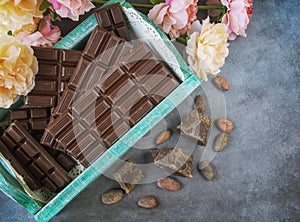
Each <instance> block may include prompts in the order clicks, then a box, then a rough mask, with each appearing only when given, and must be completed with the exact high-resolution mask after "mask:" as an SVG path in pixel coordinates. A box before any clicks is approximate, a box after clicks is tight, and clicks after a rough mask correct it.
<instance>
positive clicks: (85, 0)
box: [48, 0, 95, 21]
mask: <svg viewBox="0 0 300 222" xmlns="http://www.w3.org/2000/svg"><path fill="white" fill-rule="evenodd" d="M48 2H50V3H51V4H52V5H53V9H54V10H55V12H56V13H57V14H58V15H60V16H61V17H62V18H70V19H72V20H74V21H78V20H79V15H82V14H84V13H85V12H88V11H90V10H91V9H92V8H94V7H95V6H94V5H93V4H92V3H91V2H90V1H89V0H48Z"/></svg>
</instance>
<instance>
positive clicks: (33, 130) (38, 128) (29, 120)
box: [9, 107, 51, 141]
mask: <svg viewBox="0 0 300 222" xmlns="http://www.w3.org/2000/svg"><path fill="white" fill-rule="evenodd" d="M50 115H51V110H50V108H47V107H45V108H21V109H12V110H10V111H9V119H10V122H11V123H12V122H14V121H18V123H19V124H21V125H22V126H23V127H24V128H25V129H26V130H27V131H28V132H29V133H30V134H31V135H32V136H33V137H34V138H35V139H36V140H37V141H40V139H41V137H42V135H43V133H44V130H45V128H46V127H47V125H48V122H49V118H50Z"/></svg>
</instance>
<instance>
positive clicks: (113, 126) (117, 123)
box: [41, 43, 179, 167]
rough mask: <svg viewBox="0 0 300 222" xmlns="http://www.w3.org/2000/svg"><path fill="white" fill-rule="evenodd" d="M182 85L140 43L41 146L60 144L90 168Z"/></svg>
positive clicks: (49, 128)
mask: <svg viewBox="0 0 300 222" xmlns="http://www.w3.org/2000/svg"><path fill="white" fill-rule="evenodd" d="M178 85H179V83H178V81H177V80H176V79H175V78H174V76H173V75H172V74H171V73H170V71H169V70H168V69H167V68H166V67H165V66H164V65H163V63H162V62H160V61H159V60H158V58H157V57H156V56H155V55H154V53H153V52H152V51H151V49H150V48H149V47H148V46H147V44H145V43H141V44H139V45H138V46H137V47H135V48H134V49H133V50H132V51H131V52H130V53H129V54H128V55H127V56H126V57H124V58H123V59H121V62H120V64H118V65H116V66H114V67H113V68H112V69H111V70H110V71H109V72H107V73H106V74H105V75H104V76H103V77H102V78H101V79H100V80H99V81H98V83H97V84H96V86H95V87H94V89H91V90H89V91H87V92H86V93H85V94H84V95H82V96H81V97H80V98H79V100H77V101H76V102H75V103H74V104H73V105H72V109H69V110H66V111H65V112H64V113H63V114H62V115H61V116H60V117H58V118H57V119H55V120H54V121H53V122H51V123H50V124H49V125H48V126H47V128H46V130H45V132H44V135H43V138H42V139H41V142H42V143H43V144H45V145H47V146H49V147H53V146H54V144H56V143H57V144H59V145H60V148H62V150H64V151H66V152H67V153H68V154H69V155H71V156H72V157H74V158H75V159H77V160H79V161H80V163H81V164H82V165H83V166H85V167H87V166H89V165H90V164H91V163H92V162H94V161H95V160H96V159H97V158H98V157H99V156H100V155H101V154H102V153H103V152H105V151H106V149H107V148H109V147H110V146H111V145H113V144H114V143H115V142H116V141H117V140H118V139H119V138H120V137H121V136H123V135H124V134H125V133H126V132H127V131H128V130H129V129H130V127H131V126H133V125H135V124H136V123H137V122H138V121H139V120H140V119H141V118H143V117H144V116H145V115H146V114H147V113H148V112H149V111H150V110H151V109H152V108H153V107H155V106H156V105H157V104H158V103H159V102H160V101H161V100H162V99H163V98H165V97H166V96H167V95H168V94H169V93H170V92H171V91H172V90H173V89H175V88H176V87H177V86H178ZM76 138H77V140H76Z"/></svg>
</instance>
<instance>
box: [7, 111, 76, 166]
mask: <svg viewBox="0 0 300 222" xmlns="http://www.w3.org/2000/svg"><path fill="white" fill-rule="evenodd" d="M50 112H51V110H50V108H21V109H13V110H10V112H9V117H10V122H11V123H12V122H14V121H17V122H18V123H19V124H20V125H22V126H23V127H24V128H25V129H26V130H27V131H28V132H29V133H30V135H31V136H32V137H34V138H35V139H36V141H38V142H39V141H40V139H41V137H42V135H43V133H44V130H45V128H46V127H47V125H48V122H49V118H50V115H51V114H50ZM44 148H45V149H46V150H47V152H48V153H50V155H51V156H52V157H53V158H54V159H55V160H56V161H57V162H58V163H59V164H60V165H61V166H62V167H63V168H64V169H65V170H66V171H70V170H71V169H72V168H73V167H74V166H75V163H74V161H73V160H72V159H71V158H70V157H68V156H67V155H66V154H64V153H61V152H59V151H56V150H54V149H50V148H46V147H44Z"/></svg>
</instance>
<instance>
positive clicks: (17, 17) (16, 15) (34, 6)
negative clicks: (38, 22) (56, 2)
mask: <svg viewBox="0 0 300 222" xmlns="http://www.w3.org/2000/svg"><path fill="white" fill-rule="evenodd" d="M40 4H41V0H2V1H1V0H0V26H1V27H2V28H5V31H6V32H7V31H10V30H11V31H16V30H19V29H21V27H22V26H23V25H27V24H34V20H33V18H34V17H42V16H43V12H42V11H40V10H39V6H40Z"/></svg>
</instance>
